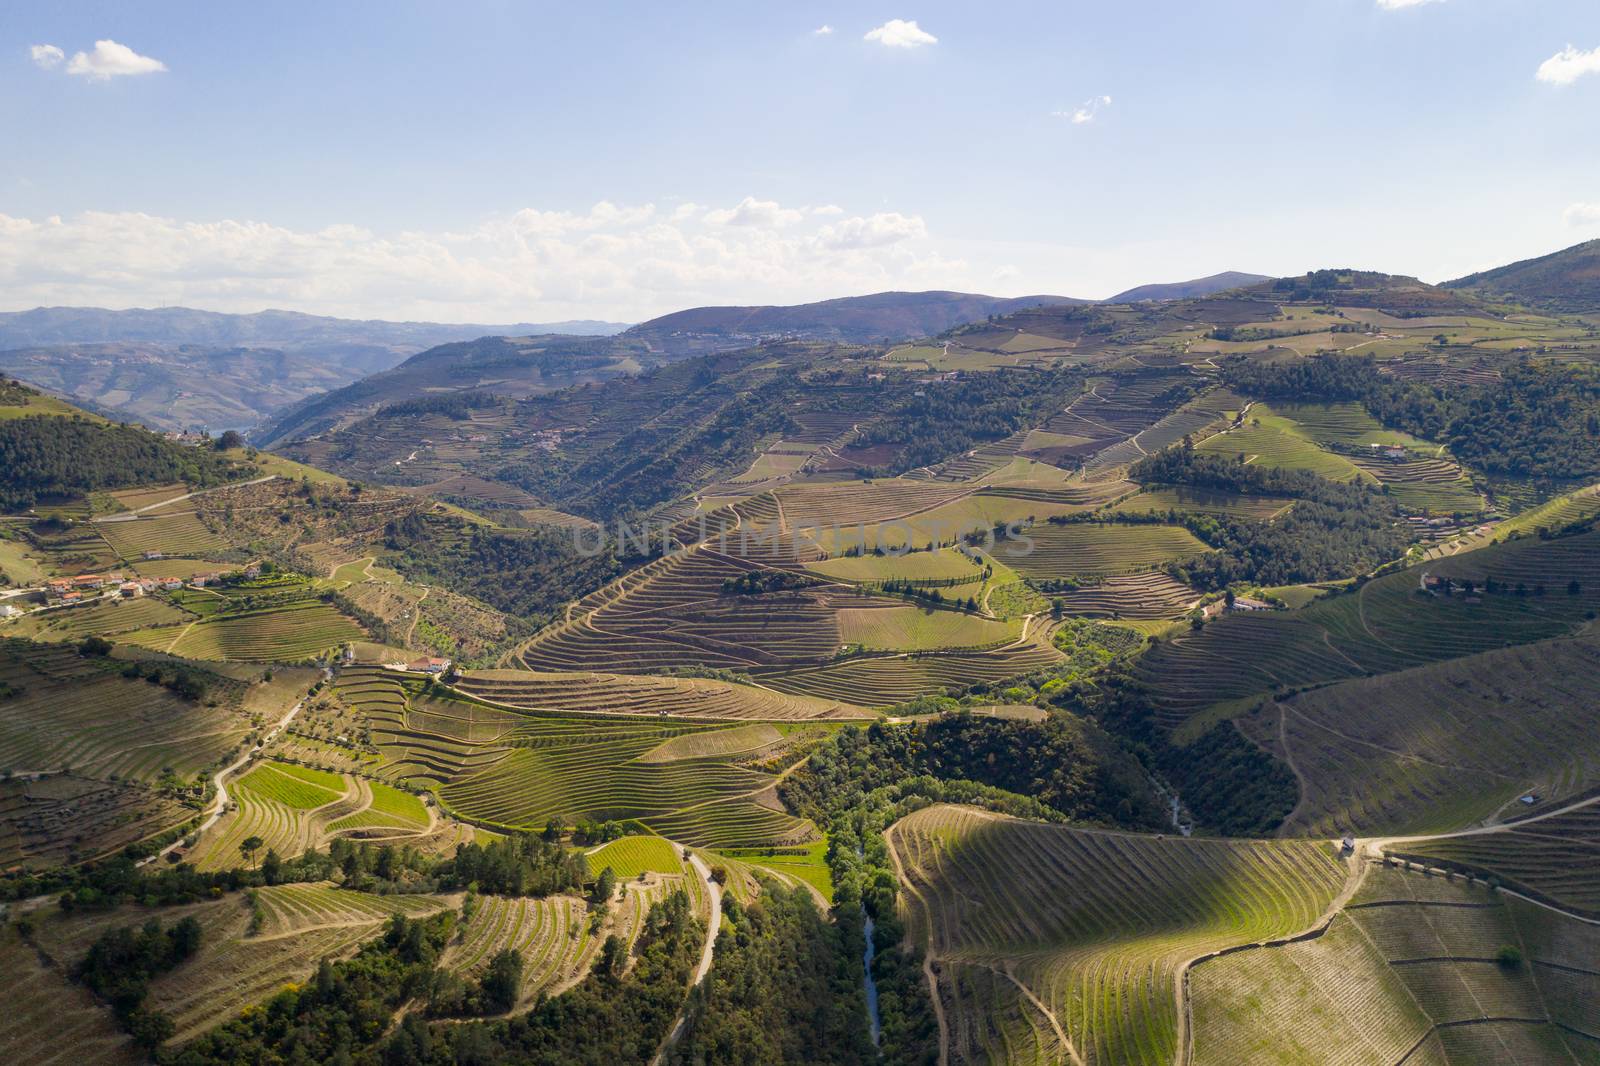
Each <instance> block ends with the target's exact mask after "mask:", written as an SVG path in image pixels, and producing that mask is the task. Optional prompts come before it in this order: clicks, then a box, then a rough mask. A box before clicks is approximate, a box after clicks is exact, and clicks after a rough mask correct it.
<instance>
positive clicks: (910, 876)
mask: <svg viewBox="0 0 1600 1066" xmlns="http://www.w3.org/2000/svg"><path fill="white" fill-rule="evenodd" d="M889 840H890V845H891V848H892V849H893V852H894V856H895V860H896V864H897V867H898V868H899V869H900V870H901V871H902V885H903V886H904V894H903V896H902V900H903V909H904V912H905V917H906V920H907V921H908V922H909V923H910V927H911V929H912V930H913V933H914V936H915V937H916V938H917V939H919V940H924V941H926V943H927V944H928V951H929V954H930V955H931V956H932V957H933V958H934V959H936V960H937V967H936V968H935V970H934V973H935V975H936V977H937V981H938V984H939V995H940V996H941V997H942V998H943V999H944V1002H945V1004H946V1016H947V1026H946V1028H947V1029H948V1032H949V1040H950V1045H951V1051H952V1054H953V1056H954V1057H959V1058H963V1059H967V1060H990V1059H996V1060H1000V1061H1014V1060H1016V1059H1023V1060H1033V1059H1041V1060H1044V1061H1061V1060H1063V1059H1067V1058H1071V1059H1073V1060H1074V1061H1080V1062H1083V1063H1086V1064H1112V1063H1115V1064H1119V1066H1121V1064H1135V1063H1150V1064H1158V1063H1159V1064H1162V1066H1166V1064H1167V1063H1170V1062H1172V1061H1173V1057H1174V1055H1175V1054H1176V1052H1177V1048H1178V1045H1179V1041H1180V1036H1181V1034H1180V1024H1179V1016H1178V1009H1177V1004H1178V997H1177V982H1178V981H1179V979H1180V974H1181V972H1182V970H1183V968H1184V967H1185V965H1186V964H1187V962H1188V960H1190V959H1193V958H1195V957H1197V956H1200V955H1204V954H1207V953H1210V952H1216V951H1220V950H1223V949H1226V948H1229V947H1233V946H1236V945H1240V944H1248V943H1253V942H1259V941H1263V940H1271V939H1278V938H1283V937H1288V936H1293V935H1295V934H1297V933H1299V932H1301V931H1302V930H1305V929H1308V928H1310V927H1311V926H1312V925H1313V923H1314V922H1315V921H1316V920H1317V918H1318V916H1319V915H1321V914H1322V913H1323V912H1324V910H1325V909H1326V908H1327V907H1328V905H1329V904H1330V903H1331V902H1332V901H1333V899H1334V897H1335V895H1336V893H1337V892H1338V891H1339V887H1340V885H1341V884H1343V883H1344V881H1345V880H1346V869H1345V866H1344V864H1343V863H1342V862H1340V861H1339V860H1337V859H1335V857H1334V856H1333V853H1332V851H1331V850H1330V848H1329V847H1328V846H1327V845H1326V844H1323V843H1320V842H1288V841H1284V842H1277V843H1273V842H1252V841H1231V840H1201V839H1198V838H1193V839H1185V838H1181V837H1180V838H1158V837H1150V836H1136V835H1131V834H1121V833H1098V832H1092V831H1085V830H1077V829H1069V828H1064V827H1061V826H1055V825H1045V824H1040V823H1031V822H1021V821H1015V820H1011V819H1006V818H1000V817H997V816H994V815H989V814H987V813H985V812H982V811H976V810H973V809H971V808H963V807H951V806H935V807H929V808H925V809H923V810H920V811H917V812H916V813H914V814H911V815H908V816H907V817H905V818H903V819H901V820H900V821H899V822H897V823H895V825H894V826H893V827H892V829H891V830H890V833H889Z"/></svg>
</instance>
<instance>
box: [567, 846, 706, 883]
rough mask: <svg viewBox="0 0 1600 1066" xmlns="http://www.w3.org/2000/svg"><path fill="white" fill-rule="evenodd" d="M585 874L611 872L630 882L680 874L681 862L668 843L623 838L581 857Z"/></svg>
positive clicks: (675, 851) (681, 869)
mask: <svg viewBox="0 0 1600 1066" xmlns="http://www.w3.org/2000/svg"><path fill="white" fill-rule="evenodd" d="M585 858H586V859H587V861H588V863H589V872H590V873H593V874H596V875H598V874H599V873H600V871H601V870H604V869H606V868H607V867H609V868H610V870H611V872H612V873H614V874H616V875H617V877H618V878H621V879H623V880H632V879H633V878H636V877H638V876H639V875H640V874H645V873H657V874H681V873H682V872H683V862H682V861H681V860H680V859H679V858H678V852H677V849H675V848H674V847H673V846H672V842H671V841H668V840H664V839H662V838H661V837H646V836H626V837H622V838H621V839H620V840H613V841H612V842H611V843H609V844H604V845H601V846H600V847H598V848H595V849H594V850H592V851H590V852H588V854H587V855H585Z"/></svg>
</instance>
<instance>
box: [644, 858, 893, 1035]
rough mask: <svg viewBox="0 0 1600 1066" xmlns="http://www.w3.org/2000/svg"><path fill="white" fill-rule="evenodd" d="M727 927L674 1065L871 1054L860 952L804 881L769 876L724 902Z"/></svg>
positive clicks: (696, 998) (718, 942)
mask: <svg viewBox="0 0 1600 1066" xmlns="http://www.w3.org/2000/svg"><path fill="white" fill-rule="evenodd" d="M723 916H724V917H725V918H726V919H727V922H728V925H727V927H726V928H724V930H723V931H722V933H721V934H720V935H719V936H718V937H717V950H716V956H715V958H716V961H715V962H714V963H713V964H712V968H711V975H710V977H709V979H708V980H707V981H706V983H705V984H704V985H702V986H701V989H700V990H697V992H696V995H695V997H694V998H693V999H692V1000H691V1009H690V1014H689V1017H690V1024H689V1027H688V1029H687V1031H686V1032H685V1033H684V1035H683V1037H682V1039H681V1040H680V1041H679V1043H678V1045H677V1047H676V1048H675V1049H674V1050H673V1054H672V1055H671V1056H670V1058H669V1059H668V1061H669V1062H671V1063H683V1064H691V1063H692V1064H694V1066H744V1064H746V1063H757V1062H771V1063H789V1062H792V1063H802V1062H803V1063H816V1064H818V1066H854V1064H859V1063H867V1062H872V1061H874V1060H875V1059H876V1057H877V1056H876V1052H875V1051H874V1049H873V1048H872V1045H871V1043H870V1042H869V1041H868V1039H867V1016H866V1002H865V1000H864V998H863V997H862V995H861V972H862V956H861V955H860V954H859V953H856V954H854V955H852V954H851V951H850V948H851V947H852V945H850V944H849V943H847V938H846V936H845V934H844V931H843V930H842V929H841V928H840V927H838V926H837V925H835V924H833V923H830V922H829V921H828V918H827V916H826V915H824V914H822V913H821V912H819V911H818V910H817V908H816V905H815V904H814V903H813V902H812V900H811V895H810V894H809V893H808V892H806V891H805V890H804V889H803V888H794V889H788V888H785V887H784V886H782V885H780V884H778V883H777V882H775V881H770V880H768V881H765V882H764V883H763V885H762V890H761V896H760V898H759V899H757V900H755V901H754V902H752V903H751V904H750V905H749V906H740V905H739V903H738V901H737V900H735V899H733V898H732V897H731V896H728V897H725V899H724V901H723Z"/></svg>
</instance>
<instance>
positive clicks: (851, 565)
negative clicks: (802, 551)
mask: <svg viewBox="0 0 1600 1066" xmlns="http://www.w3.org/2000/svg"><path fill="white" fill-rule="evenodd" d="M806 569H807V570H810V571H812V572H813V573H816V574H821V575H822V576H824V577H830V578H833V579H834V580H836V581H850V582H855V583H858V584H867V583H880V582H884V581H911V582H923V581H926V582H930V583H932V582H945V581H952V582H962V583H967V582H974V581H981V580H982V579H983V566H982V564H981V563H974V562H973V560H972V559H971V558H970V557H969V556H967V555H964V554H962V553H961V552H959V551H957V550H956V549H954V548H946V549H944V550H942V551H934V552H910V553H907V554H903V555H871V554H868V555H857V556H841V557H839V558H837V559H823V560H821V561H820V562H815V563H808V564H807V565H806Z"/></svg>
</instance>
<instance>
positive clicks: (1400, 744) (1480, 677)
mask: <svg viewBox="0 0 1600 1066" xmlns="http://www.w3.org/2000/svg"><path fill="white" fill-rule="evenodd" d="M1597 686H1600V642H1597V640H1596V638H1595V637H1594V636H1593V635H1589V634H1585V635H1584V636H1581V637H1577V638H1573V639H1570V640H1554V641H1544V642H1541V643H1538V644H1530V645H1523V646H1521V647H1513V648H1503V649H1498V650H1495V651H1488V652H1484V653H1482V654H1479V655H1474V656H1470V657H1467V658H1463V659H1455V660H1452V661H1449V662H1444V663H1437V664H1433V665H1428V666H1420V667H1415V668H1413V669H1410V670H1403V671H1400V672H1398V673H1393V674H1387V675H1384V676H1381V677H1376V678H1369V679H1356V680H1351V681H1345V682H1342V683H1340V684H1337V685H1332V686H1329V687H1326V688H1320V689H1317V690H1315V691H1312V692H1306V693H1302V694H1300V695H1297V696H1293V697H1290V698H1286V699H1283V700H1281V701H1279V702H1278V703H1276V704H1269V705H1267V706H1265V707H1263V708H1261V709H1258V710H1252V711H1250V712H1248V713H1246V714H1244V715H1241V716H1240V717H1239V718H1237V719H1236V721H1237V723H1238V724H1239V726H1240V728H1241V729H1243V730H1244V732H1245V734H1246V735H1247V736H1250V737H1251V738H1252V739H1254V740H1255V741H1256V742H1257V743H1258V744H1260V745H1262V747H1264V748H1266V749H1267V750H1268V751H1272V752H1274V753H1276V754H1279V755H1280V756H1281V755H1285V754H1287V756H1288V758H1289V759H1290V761H1291V762H1292V764H1293V765H1294V766H1295V767H1296V768H1297V770H1298V771H1299V774H1300V777H1301V780H1302V784H1303V794H1302V797H1301V801H1300V804H1299V806H1298V807H1296V809H1295V811H1294V813H1293V814H1292V815H1291V816H1290V817H1289V819H1288V820H1287V821H1286V822H1285V824H1284V827H1283V829H1282V832H1283V833H1285V834H1290V835H1302V834H1303V835H1316V836H1333V835H1341V834H1343V833H1345V832H1353V833H1356V834H1357V835H1360V836H1371V835H1375V834H1389V833H1428V832H1445V831H1449V830H1453V829H1461V828H1465V827H1467V826H1469V825H1472V824H1474V823H1476V822H1479V821H1481V820H1483V819H1485V818H1487V817H1489V816H1490V815H1492V814H1494V812H1495V811H1497V810H1499V809H1501V808H1502V807H1503V806H1504V805H1505V804H1507V803H1508V802H1510V801H1512V800H1514V799H1515V798H1516V797H1518V796H1520V795H1523V794H1524V793H1527V792H1529V791H1534V792H1537V793H1539V794H1540V795H1542V796H1546V797H1550V798H1556V797H1561V796H1568V795H1572V794H1574V793H1578V792H1581V791H1583V790H1584V789H1586V788H1589V787H1592V786H1593V785H1595V784H1600V740H1597V739H1596V738H1597V737H1600V708H1597V707H1596V706H1595V703H1594V699H1593V693H1594V692H1595V691H1596V687H1597Z"/></svg>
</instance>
